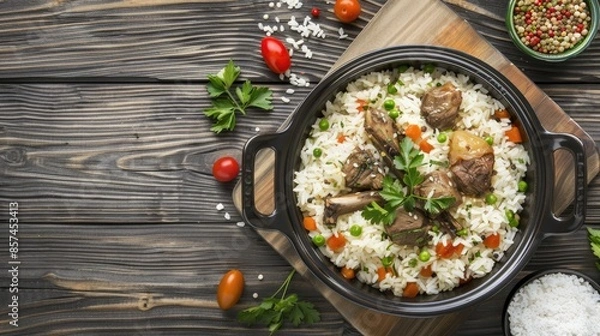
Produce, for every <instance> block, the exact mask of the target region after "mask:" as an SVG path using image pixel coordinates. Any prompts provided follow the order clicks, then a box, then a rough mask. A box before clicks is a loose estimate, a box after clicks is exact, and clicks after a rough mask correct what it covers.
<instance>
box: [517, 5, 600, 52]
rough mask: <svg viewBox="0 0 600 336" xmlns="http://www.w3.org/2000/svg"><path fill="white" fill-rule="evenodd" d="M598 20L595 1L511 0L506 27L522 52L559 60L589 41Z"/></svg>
mask: <svg viewBox="0 0 600 336" xmlns="http://www.w3.org/2000/svg"><path fill="white" fill-rule="evenodd" d="M599 21H600V6H599V5H598V1H597V0H511V1H510V2H509V4H508V10H507V12H506V27H507V28H508V32H509V34H510V37H511V38H512V40H513V42H514V43H515V45H516V46H517V47H518V48H519V49H520V50H521V51H523V52H524V53H525V54H527V55H529V56H531V57H533V58H535V59H539V60H543V61H547V62H562V61H565V60H567V59H569V58H572V57H574V56H576V55H578V54H580V53H581V52H582V51H583V50H585V48H587V47H588V46H589V45H590V44H591V43H592V40H593V39H594V37H595V36H596V32H597V31H598V23H599Z"/></svg>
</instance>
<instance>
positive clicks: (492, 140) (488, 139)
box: [484, 136, 494, 146]
mask: <svg viewBox="0 0 600 336" xmlns="http://www.w3.org/2000/svg"><path fill="white" fill-rule="evenodd" d="M484 140H485V142H487V144H488V145H490V146H491V145H493V144H494V138H492V137H491V136H486V137H485V139H484Z"/></svg>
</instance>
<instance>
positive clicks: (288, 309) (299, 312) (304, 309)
mask: <svg viewBox="0 0 600 336" xmlns="http://www.w3.org/2000/svg"><path fill="white" fill-rule="evenodd" d="M295 272H296V270H294V269H293V270H292V271H291V272H290V274H289V275H288V277H287V278H286V279H285V281H284V282H283V284H282V285H281V286H280V287H279V289H278V290H277V291H276V292H275V293H274V294H273V295H271V296H270V297H268V298H266V299H264V300H263V301H262V303H261V304H260V305H258V306H253V307H250V308H247V309H244V310H242V311H240V312H239V313H238V316H237V318H238V321H240V322H242V323H246V324H248V325H254V324H264V325H267V326H268V327H269V331H270V335H273V334H274V333H275V332H276V331H277V330H279V329H281V327H282V326H283V323H284V322H290V323H292V324H293V325H294V326H295V327H297V326H299V325H300V324H301V323H303V322H304V323H307V324H311V323H316V322H319V321H320V320H321V315H320V314H319V312H318V311H317V310H316V309H315V307H314V306H313V304H312V303H310V302H307V301H302V300H299V299H298V295H296V294H290V295H287V296H286V294H287V290H288V287H289V285H290V282H291V281H292V278H293V277H294V274H295ZM279 293H281V296H280V297H278V294H279Z"/></svg>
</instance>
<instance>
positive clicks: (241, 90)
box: [204, 60, 273, 133]
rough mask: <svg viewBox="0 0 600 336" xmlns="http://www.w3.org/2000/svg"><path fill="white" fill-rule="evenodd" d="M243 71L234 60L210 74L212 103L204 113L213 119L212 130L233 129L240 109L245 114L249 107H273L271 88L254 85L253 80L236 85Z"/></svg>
mask: <svg viewBox="0 0 600 336" xmlns="http://www.w3.org/2000/svg"><path fill="white" fill-rule="evenodd" d="M240 73H241V69H240V67H239V66H236V65H235V64H234V63H233V61H232V60H230V61H229V63H227V65H226V66H225V67H224V68H223V69H221V70H220V71H219V72H218V73H217V74H211V75H208V84H207V86H206V90H207V91H208V94H209V96H210V97H211V100H212V106H211V107H209V108H207V109H206V110H204V114H205V115H206V116H207V117H209V118H211V119H213V122H214V123H213V126H212V127H211V128H210V130H211V131H213V132H215V133H221V132H222V131H232V130H233V129H234V128H235V125H236V112H238V113H240V114H242V115H245V114H246V109H247V108H249V107H254V108H258V109H263V110H272V109H273V105H272V103H271V102H272V99H273V93H272V92H271V90H269V89H268V88H266V87H261V86H253V85H252V83H251V82H250V81H249V80H246V81H245V82H244V83H243V84H242V85H241V86H237V87H235V88H232V86H233V84H234V83H235V81H236V80H237V78H238V77H239V75H240ZM232 89H233V92H232ZM234 93H235V95H234Z"/></svg>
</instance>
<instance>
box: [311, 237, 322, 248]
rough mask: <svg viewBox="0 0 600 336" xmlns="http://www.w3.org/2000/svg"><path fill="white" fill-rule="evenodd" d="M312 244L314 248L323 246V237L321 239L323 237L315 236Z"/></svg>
mask: <svg viewBox="0 0 600 336" xmlns="http://www.w3.org/2000/svg"><path fill="white" fill-rule="evenodd" d="M312 242H313V244H315V245H316V246H323V245H325V237H323V235H316V236H314V237H312Z"/></svg>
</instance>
